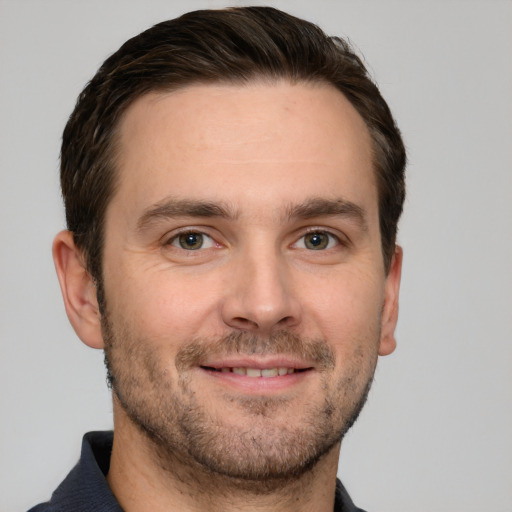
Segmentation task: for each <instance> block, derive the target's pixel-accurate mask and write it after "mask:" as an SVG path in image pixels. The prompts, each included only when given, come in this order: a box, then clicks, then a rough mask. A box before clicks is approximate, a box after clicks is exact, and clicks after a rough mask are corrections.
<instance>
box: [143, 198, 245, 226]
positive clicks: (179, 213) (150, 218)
mask: <svg viewBox="0 0 512 512" xmlns="http://www.w3.org/2000/svg"><path fill="white" fill-rule="evenodd" d="M236 216H237V215H236V213H235V212H234V211H233V210H232V208H229V207H228V206H227V205H222V204H219V203H214V202H210V201H195V200H190V199H175V198H167V199H164V200H163V201H161V202H159V203H157V204H156V205H155V206H153V207H151V208H149V209H148V210H146V211H145V212H144V213H143V214H142V215H141V216H140V218H139V220H138V221H137V228H138V229H139V231H142V230H143V229H145V228H146V227H148V226H149V225H150V224H153V223H154V222H155V221H158V220H160V219H167V218H174V217H205V218H212V217H221V218H225V219H235V218H236Z"/></svg>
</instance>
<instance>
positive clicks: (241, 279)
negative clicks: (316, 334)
mask: <svg viewBox="0 0 512 512" xmlns="http://www.w3.org/2000/svg"><path fill="white" fill-rule="evenodd" d="M269 252H271V251H269ZM231 270H232V272H231V274H230V276H229V277H228V279H229V282H228V283H227V286H226V289H225V292H226V295H225V298H224V301H223V303H222V313H221V314H222V320H223V322H224V323H225V324H226V325H228V326H229V327H231V328H234V329H240V330H246V331H251V332H253V333H255V334H270V333H271V332H272V331H275V330H278V329H283V328H291V327H295V326H296V325H298V324H299V323H300V321H301V307H300V303H299V300H298V297H297V294H296V289H295V283H294V280H293V277H292V274H293V273H292V271H291V269H290V268H288V267H287V265H286V262H284V261H281V260H280V258H279V256H278V255H276V254H267V255H263V254H261V253H259V254H258V256H257V257H255V256H252V257H251V256H245V257H241V258H240V260H239V261H238V262H237V264H236V266H235V268H234V269H233V268H232V269H231Z"/></svg>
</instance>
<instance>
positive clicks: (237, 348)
mask: <svg viewBox="0 0 512 512" xmlns="http://www.w3.org/2000/svg"><path fill="white" fill-rule="evenodd" d="M233 354H238V355H245V356H252V355H260V356H263V355H284V356H292V357H297V358H299V359H301V360H304V361H310V362H312V363H314V365H315V367H316V368H317V369H319V370H330V369H333V368H334V366H335V361H336V358H335V355H334V351H333V349H332V348H331V347H330V346H329V345H328V344H327V343H326V342H325V341H324V340H322V339H307V338H304V337H302V336H299V335H297V334H294V333H291V332H289V331H276V332H275V333H272V334H271V335H270V336H266V337H263V336H258V335H255V334H253V333H250V332H247V331H240V332H232V333H230V334H228V335H226V336H224V337H222V338H216V339H204V338H200V339H196V340H194V341H191V342H190V343H188V344H186V345H184V346H183V347H181V348H180V349H179V350H178V353H177V354H176V359H175V362H176V368H177V369H178V370H188V369H190V368H193V367H197V366H201V365H202V364H203V363H204V362H205V361H207V360H208V359H209V358H212V357H222V356H224V357H225V356H230V355H233Z"/></svg>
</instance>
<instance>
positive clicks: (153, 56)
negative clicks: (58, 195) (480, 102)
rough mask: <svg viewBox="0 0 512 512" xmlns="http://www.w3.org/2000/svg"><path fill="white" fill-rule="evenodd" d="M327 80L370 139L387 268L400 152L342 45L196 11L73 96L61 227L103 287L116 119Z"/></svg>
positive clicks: (307, 26)
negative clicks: (189, 100) (178, 100)
mask: <svg viewBox="0 0 512 512" xmlns="http://www.w3.org/2000/svg"><path fill="white" fill-rule="evenodd" d="M261 78H264V79H269V80H278V79H287V80H289V81H291V82H292V83H296V82H324V83H327V84H331V85H333V86H334V87H336V88H337V89H338V90H339V91H340V92H341V93H342V94H344V95H345V97H346V98H347V99H348V100H349V101H350V102H351V103H352V105H353V106H354V107H355V108H356V109H357V111H358V112H359V114H360V115H361V117H362V118H363V119H364V121H365V123H366V126H367V127H368V130H369V132H370V135H371V137H372V141H373V151H374V165H375V172H376V180H377V187H378V194H379V219H380V232H381V238H382V253H383V258H384V265H385V268H386V270H387V269H388V268H389V265H390V261H391V257H392V255H393V252H394V248H395V241H396V232H397V224H398V219H399V217H400V215H401V212H402V207H403V202H404V196H405V182H404V170H405V161H406V158H405V149H404V145H403V142H402V138H401V136H400V132H399V130H398V128H397V126H396V124H395V122H394V120H393V117H392V115H391V112H390V110H389V108H388V105H387V104H386V102H385V101H384V99H383V98H382V96H381V94H380V92H379V90H378V88H377V86H376V85H375V84H374V83H373V81H372V80H371V78H370V77H369V75H368V72H367V70H366V68H365V66H364V65H363V63H362V62H361V60H360V58H359V57H358V56H357V55H356V54H355V53H354V51H353V50H352V49H351V47H350V45H349V44H348V43H347V42H346V41H344V40H343V39H340V38H337V37H328V36H327V35H325V34H324V33H323V32H322V30H321V29H320V28H318V27H317V26H316V25H313V24H312V23H309V22H307V21H304V20H301V19H299V18H296V17H294V16H291V15H289V14H286V13H284V12H282V11H279V10H277V9H274V8H270V7H242V8H231V9H224V10H201V11H194V12H190V13H188V14H185V15H183V16H181V17H179V18H176V19H174V20H170V21H165V22H163V23H159V24H158V25H155V26H154V27H152V28H150V29H148V30H146V31H145V32H142V33H141V34H139V35H137V36H135V37H134V38H132V39H130V40H128V41H127V42H126V43H125V44H123V45H122V46H121V48H120V49H119V50H118V51H117V52H116V53H114V54H113V55H111V56H110V57H109V58H108V59H107V60H106V61H105V62H104V63H103V65H102V66H101V68H100V69H99V71H98V72H97V73H96V75H95V76H94V78H93V79H92V80H91V81H90V82H89V83H88V84H87V86H86V87H85V89H84V90H83V92H82V93H81V94H80V96H79V97H78V101H77V104H76V106H75V109H74V111H73V113H72V114H71V116H70V118H69V121H68V123H67V125H66V128H65V130H64V134H63V140H62V150H61V186H62V194H63V197H64V203H65V208H66V220H67V227H68V229H69V230H70V231H72V232H73V236H74V240H75V243H76V245H77V247H78V248H79V249H80V250H82V252H83V254H84V257H85V261H86V265H87V269H88V271H89V272H90V274H91V275H92V276H93V278H95V279H96V280H97V282H100V283H101V279H102V274H101V269H102V265H101V259H102V248H103V236H104V233H103V229H104V217H105V211H106V208H107V206H108V202H109V200H110V198H111V197H112V195H113V193H114V191H115V187H116V183H117V179H118V173H117V172H116V141H117V138H116V133H117V130H118V127H119V122H120V119H121V117H122V115H123V113H124V112H125V111H126V109H127V108H128V107H129V106H130V104H131V103H132V102H133V101H134V100H135V99H137V98H138V97H140V96H142V95H144V94H146V93H148V92H153V91H172V90H176V89H179V88H182V87H185V86H187V85H190V84H196V83H206V84H207V83H218V82H227V83H231V84H243V83H246V82H248V81H251V80H255V79H261Z"/></svg>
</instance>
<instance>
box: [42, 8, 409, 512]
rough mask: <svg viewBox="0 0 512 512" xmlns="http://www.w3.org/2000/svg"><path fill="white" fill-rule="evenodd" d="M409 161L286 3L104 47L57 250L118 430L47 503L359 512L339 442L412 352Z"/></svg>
mask: <svg viewBox="0 0 512 512" xmlns="http://www.w3.org/2000/svg"><path fill="white" fill-rule="evenodd" d="M404 167H405V151H404V147H403V143H402V140H401V138H400V134H399V131H398V129H397V128H396V126H395V124H394V121H393V118H392V116H391V114H390V112H389V109H388V107H387V105H386V103H385V101H384V100H383V99H382V97H381V96H380V94H379V91H378V90H377V88H376V86H375V85H374V84H373V83H372V82H371V80H370V79H369V78H368V76H367V73H366V70H365V68H364V66H363V65H362V63H361V61H360V60H359V59H358V58H357V57H356V56H355V55H354V54H353V53H352V51H351V49H350V47H349V46H348V45H347V44H346V43H345V42H344V41H342V40H340V39H335V38H328V37H327V36H325V35H324V34H323V33H322V32H321V31H320V29H318V28H317V27H315V26H314V25H312V24H310V23H308V22H305V21H302V20H299V19H296V18H294V17H292V16H289V15H287V14H285V13H282V12H280V11H277V10H275V9H271V8H239V9H229V10H222V11H198V12H193V13H189V14H187V15H184V16H182V17H181V18H178V19H176V20H172V21H168V22H164V23H161V24H159V25H156V26H155V27H153V28H151V29H149V30H148V31H146V32H144V33H142V34H140V35H139V36H136V37H135V38H133V39H131V40H129V41H128V42H127V43H125V44H124V45H123V46H122V47H121V48H120V49H119V51H118V52H116V53H115V54H114V55H112V56H111V57H110V58H109V59H107V60H106V61H105V63H104V64H103V66H102V67H101V68H100V70H99V71H98V73H97V74H96V76H95V77H94V78H93V79H92V81H91V82H90V83H89V84H88V85H87V87H86V88H85V89H84V91H83V92H82V94H81V95H80V97H79V99H78V102H77V105H76V107H75V110H74V112H73V114H72V115H71V117H70V119H69V122H68V124H67V126H66V129H65V131H64V136H63V144H62V154H61V184H62V191H63V196H64V201H65V206H66V216H67V224H68V230H67V231H63V232H61V233H59V234H58V235H57V237H56V239H55V242H54V248H53V253H54V259H55V264H56V269H57V274H58V276H59V280H60V284H61V289H62V293H63V297H64V303H65V307H66V311H67V314H68V317H69V320H70V322H71V324H72V325H73V327H74V329H75V331H76V333H77V335H78V336H79V337H80V338H81V340H82V341H83V342H84V343H85V344H87V345H89V346H91V347H94V348H99V349H104V351H105V362H106V365H107V372H108V379H109V383H110V385H111V388H112V395H113V404H114V405H113V407H114V432H115V435H112V434H111V433H98V432H96V433H90V434H87V435H86V436H85V438H84V442H83V446H82V456H81V459H80V461H79V463H78V465H77V466H76V467H75V468H74V469H73V470H72V471H71V473H70V474H69V475H68V477H67V478H66V480H65V481H64V482H63V483H62V484H61V486H60V487H59V488H58V489H57V491H56V492H55V493H54V494H53V496H52V498H51V500H50V502H48V503H46V504H41V505H39V506H37V507H35V508H34V509H33V510H35V511H57V510H76V511H85V510H97V511H115V510H125V511H128V512H137V511H142V510H151V511H155V510H156V511H157V510H179V511H192V510H223V511H231V510H268V511H273V510H280V511H283V510H284V511H286V510H294V511H297V510H308V511H311V510H314V511H319V512H321V511H332V510H336V511H357V510H360V509H357V508H356V507H355V506H354V504H353V503H352V501H351V500H350V498H349V496H348V494H347V493H346V491H345V489H344V488H343V486H342V485H341V483H340V482H337V481H336V472H337V466H338V458H339V448H340V443H341V440H342V438H343V436H344V434H345V433H346V431H347V430H348V429H349V428H350V426H351V425H352V424H353V423H354V421H355V420H356V418H357V416H358V414H359V412H360V410H361V408H362V406H363V404H364V402H365V399H366V396H367V394H368V391H369V388H370V384H371V381H372V378H373V373H374V370H375V366H376V362H377V356H378V355H379V354H380V355H386V354H389V353H391V352H392V351H393V350H394V348H395V339H394V329H395V326H396V321H397V315H398V290H399V281H400V272H401V259H402V255H401V250H400V248H399V247H398V246H396V244H395V238H396V229H397V222H398V219H399V217H400V214H401V210H402V205H403V200H404Z"/></svg>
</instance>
